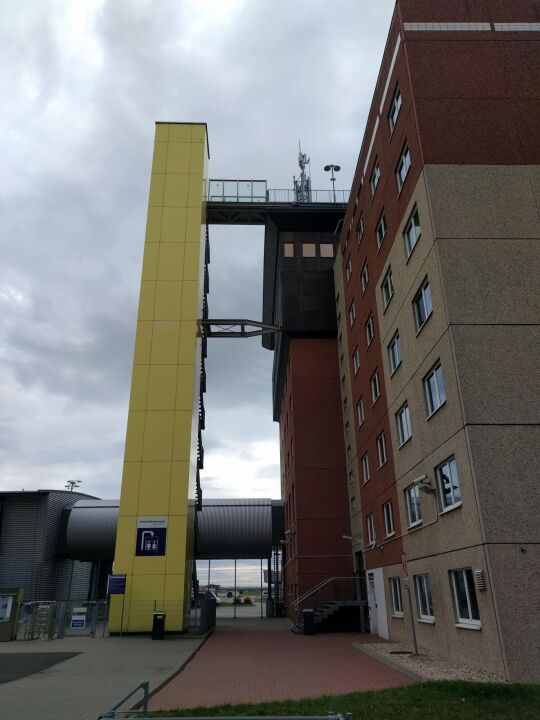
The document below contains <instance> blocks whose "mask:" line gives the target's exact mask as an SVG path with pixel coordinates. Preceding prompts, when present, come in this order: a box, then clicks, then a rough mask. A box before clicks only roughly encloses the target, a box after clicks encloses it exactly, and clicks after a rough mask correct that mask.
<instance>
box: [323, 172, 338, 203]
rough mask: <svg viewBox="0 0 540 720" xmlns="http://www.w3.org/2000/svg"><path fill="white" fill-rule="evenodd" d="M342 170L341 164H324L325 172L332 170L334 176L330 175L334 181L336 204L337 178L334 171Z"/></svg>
mask: <svg viewBox="0 0 540 720" xmlns="http://www.w3.org/2000/svg"><path fill="white" fill-rule="evenodd" d="M340 170H341V166H340V165H325V166H324V172H332V176H331V177H330V180H331V181H332V189H333V192H334V204H335V202H336V178H335V176H334V172H339V171H340Z"/></svg>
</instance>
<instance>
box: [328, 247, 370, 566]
mask: <svg viewBox="0 0 540 720" xmlns="http://www.w3.org/2000/svg"><path fill="white" fill-rule="evenodd" d="M342 266H343V255H342V252H341V247H340V246H339V245H338V247H337V252H336V259H335V262H334V287H335V292H336V298H337V303H336V312H337V314H338V316H341V321H340V327H338V337H339V335H340V333H341V336H342V342H341V345H340V344H339V340H338V362H339V372H340V388H341V403H342V408H343V407H344V405H343V403H344V400H345V398H346V399H347V407H346V410H344V412H343V435H344V438H345V463H346V467H347V492H348V496H349V511H350V519H351V536H352V538H353V541H352V558H354V553H355V552H360V551H361V550H363V549H364V535H363V522H362V507H361V501H360V480H359V476H358V458H357V455H358V450H357V446H356V433H355V429H356V416H355V413H356V408H355V407H353V394H352V383H351V367H350V361H349V352H348V350H347V328H346V327H345V326H344V323H345V321H344V319H343V318H346V317H347V310H346V308H345V288H344V286H343V272H342V271H341V268H342ZM349 448H350V451H349ZM353 499H354V502H353ZM353 562H354V560H353ZM353 567H354V565H353Z"/></svg>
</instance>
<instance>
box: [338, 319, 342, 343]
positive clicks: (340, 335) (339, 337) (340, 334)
mask: <svg viewBox="0 0 540 720" xmlns="http://www.w3.org/2000/svg"><path fill="white" fill-rule="evenodd" d="M340 320H341V317H339V318H338V324H339V321H340ZM342 342H343V333H339V335H338V345H341V343H342Z"/></svg>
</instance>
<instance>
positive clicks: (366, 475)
mask: <svg viewBox="0 0 540 720" xmlns="http://www.w3.org/2000/svg"><path fill="white" fill-rule="evenodd" d="M362 474H363V476H364V482H365V483H367V481H368V480H369V478H370V474H369V457H368V454H367V453H366V454H365V455H363V456H362Z"/></svg>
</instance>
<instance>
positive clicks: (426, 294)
mask: <svg viewBox="0 0 540 720" xmlns="http://www.w3.org/2000/svg"><path fill="white" fill-rule="evenodd" d="M413 307H414V322H415V325H416V333H417V334H418V333H419V332H420V330H421V329H422V328H423V327H424V325H425V324H426V321H427V319H428V318H429V316H430V315H431V313H432V312H433V306H432V304H431V290H430V289H429V282H428V280H427V278H426V279H425V280H424V282H423V284H422V287H421V288H420V290H419V291H418V292H417V293H416V295H415V296H414V300H413Z"/></svg>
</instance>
